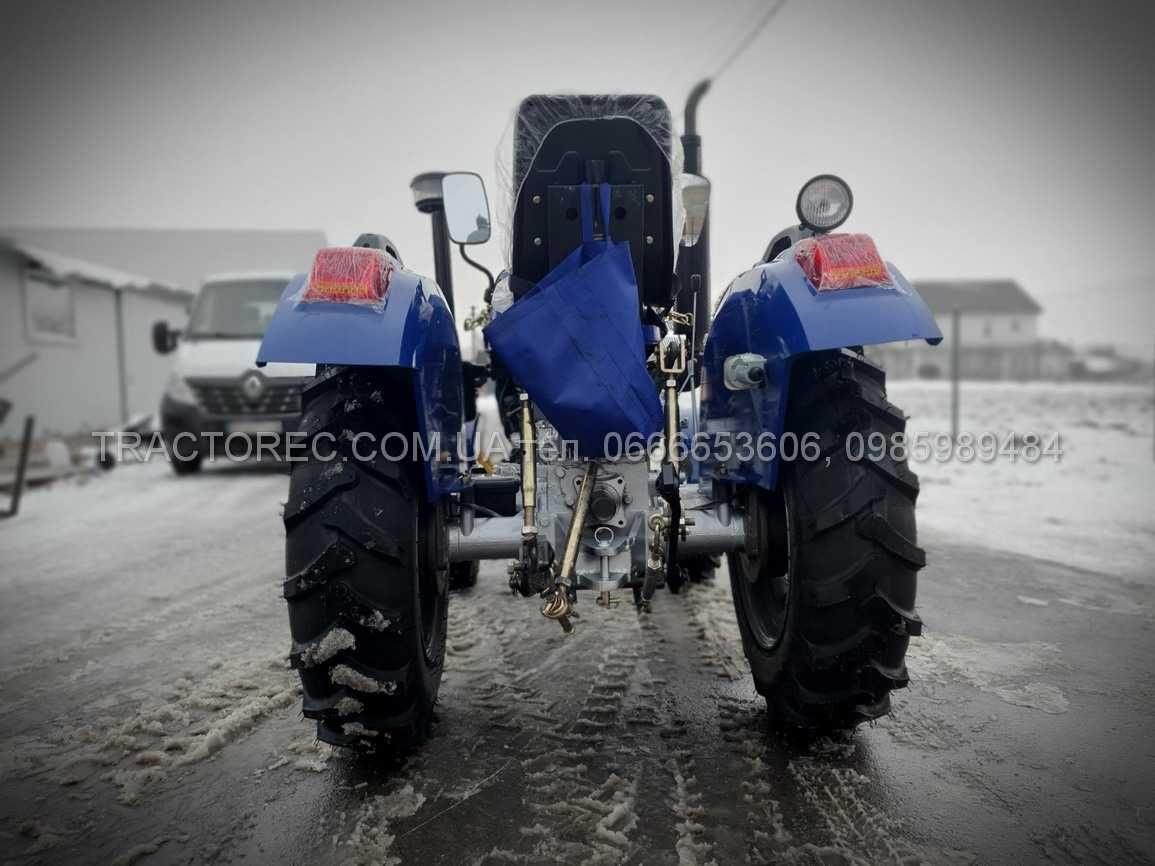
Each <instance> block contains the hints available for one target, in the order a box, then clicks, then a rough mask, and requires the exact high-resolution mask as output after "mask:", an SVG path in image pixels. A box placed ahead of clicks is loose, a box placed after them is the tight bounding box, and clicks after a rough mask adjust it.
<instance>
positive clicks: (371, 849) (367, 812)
mask: <svg viewBox="0 0 1155 866" xmlns="http://www.w3.org/2000/svg"><path fill="white" fill-rule="evenodd" d="M424 803H425V795H424V794H420V793H418V792H417V791H416V790H414V788H413V785H412V783H410V784H407V785H405V787H403V788H401V789H400V790H399V791H396V792H395V793H393V794H388V795H385V794H377V795H375V796H373V797H370V798H369V799H368V800H366V801H365V803H364V804H362V805H361V807H360V808H359V809H358V810H357V813H356V815H355V817H354V819H353V829H352V830H351V831H350V832H349V835H348V836H347V837H346V838H345V839H340V838H338V839H337V844H336V847H337V848H338V849H340V855H341V856H340V857H339V859H340V861H341V862H342V863H349V864H379V866H398V864H400V863H401V859H400V858H398V857H394V856H392V855H391V854H390V853H389V850H390V849H391V848H392V847H393V843H394V842H395V841H396V839H397V837H396V836H395V835H394V834H393V833H392V832H391V831H392V822H394V821H397V820H400V819H402V818H410V817H412V816H413V815H415V814H417V810H418V809H420V808H421V807H422V805H424Z"/></svg>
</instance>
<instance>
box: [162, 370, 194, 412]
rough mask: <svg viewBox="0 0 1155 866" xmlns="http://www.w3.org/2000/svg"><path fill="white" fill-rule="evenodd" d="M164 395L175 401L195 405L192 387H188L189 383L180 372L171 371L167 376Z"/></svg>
mask: <svg viewBox="0 0 1155 866" xmlns="http://www.w3.org/2000/svg"><path fill="white" fill-rule="evenodd" d="M164 395H165V396H166V397H168V398H169V399H170V400H172V401H173V402H175V403H188V404H190V405H193V406H195V405H196V402H197V398H196V394H194V393H193V389H192V388H191V387H189V383H188V382H187V381H185V378H184V376H182V375H180V373H173V374H172V375H171V376H169V377H168V384H167V385H166V386H165V389H164Z"/></svg>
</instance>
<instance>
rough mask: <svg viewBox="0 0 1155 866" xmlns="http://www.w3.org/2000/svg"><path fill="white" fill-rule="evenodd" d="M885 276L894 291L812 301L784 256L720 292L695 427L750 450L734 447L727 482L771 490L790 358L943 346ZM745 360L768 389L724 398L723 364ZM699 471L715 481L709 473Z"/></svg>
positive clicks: (927, 318) (912, 301)
mask: <svg viewBox="0 0 1155 866" xmlns="http://www.w3.org/2000/svg"><path fill="white" fill-rule="evenodd" d="M887 268H888V269H889V271H890V275H891V278H892V282H893V285H892V286H886V287H867V288H855V289H842V290H838V291H831V292H821V293H819V292H817V291H815V290H814V288H813V287H812V286H811V285H810V283H809V281H808V280H807V279H806V276H805V274H804V273H803V271H802V268H801V267H799V266H798V264H797V263H796V262H795V261H794V258H793V256H792V255H787V256H783V257H781V258H779V259H778V260H775V261H773V262H771V263H770V264H766V265H759V266H757V267H755V268H753V269H751V270H749V271H746V272H745V273H744V274H742V275H741V276H739V277H738V278H737V279H735V280H734V282H732V283H731V284H730V286H729V287H728V288H727V289H726V293H725V295H724V296H723V298H722V302H721V304H720V306H719V309H718V312H717V315H716V316H715V317H714V321H713V322H712V323H711V325H710V334H709V337H708V339H707V340H706V346H705V349H704V350H703V356H702V383H703V389H702V390H703V399H702V418H703V420H702V425H703V429H704V431H705V432H706V433H707V434H708V435H710V436H712V437H716V436H718V434H723V435H728V436H729V437H730V438H731V442H732V443H733V444H734V445H735V446H740V445H741V443H742V442H744V441H745V439H746V437H747V436H749V437H750V441H751V445H750V449H743V448H741V447H735V449H734V450H735V452H736V457H735V459H733V460H731V461H730V462H729V463H727V465H726V470H725V478H727V479H728V480H732V481H741V482H746V483H751V484H757V485H759V486H761V487H765V488H767V489H773V487H774V485H775V483H776V482H777V478H778V464H779V462H780V455H779V453H778V452H779V450H780V448H779V446H781V445H782V444H783V443H782V431H783V428H784V426H785V422H786V403H787V399H788V394H787V391H788V388H789V384H790V370H791V362H792V360H793V359H794V358H796V357H797V356H798V355H801V354H804V353H806V352H821V351H828V350H831V349H841V348H846V347H849V346H868V345H875V344H878V343H893V342H898V341H902V340H926V341H927V342H928V343H930V344H932V345H935V344H937V343H939V342H941V340H942V332H941V331H939V329H938V325H936V324H935V321H934V317H933V316H932V315H931V312H930V310H929V309H928V308H927V306H926V304H925V303H924V302H923V300H922V298H920V297H919V295H918V293H917V292H916V291H915V290H914V288H913V287H912V286H911V285H910V283H908V282H907V281H906V278H905V277H903V275H902V274H901V273H899V271H898V269H897V268H895V267H894V266H893V265H891V264H890V263H889V262H888V263H887ZM744 352H753V353H755V354H758V355H763V356H765V357H766V359H767V363H766V382H765V384H764V385H762V386H761V387H758V388H752V389H749V390H740V391H730V390H728V389H727V388H726V386H725V384H724V383H723V365H724V363H725V361H726V359H727V358H729V357H730V356H732V355H738V354H742V353H744ZM762 433H769V434H772V437H773V438H772V442H773V444H774V446H775V447H774V449H773V453H771V449H769V448H766V447H761V448H760V447H759V438H758V437H759V435H760V434H762ZM750 451H752V452H753V453H749V452H750ZM739 458H748V459H739ZM703 469H704V471H706V472H707V473H710V474H713V475H714V476H715V477H719V473H718V472H717V471H716V469H717V467H703Z"/></svg>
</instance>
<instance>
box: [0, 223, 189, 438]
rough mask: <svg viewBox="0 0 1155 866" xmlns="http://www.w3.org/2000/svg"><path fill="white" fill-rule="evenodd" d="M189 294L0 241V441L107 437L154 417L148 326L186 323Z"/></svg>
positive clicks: (156, 371) (160, 384)
mask: <svg viewBox="0 0 1155 866" xmlns="http://www.w3.org/2000/svg"><path fill="white" fill-rule="evenodd" d="M192 297H193V295H192V293H191V292H190V291H187V290H183V289H177V288H175V287H173V286H170V285H166V284H164V283H161V282H158V281H156V280H153V279H150V278H147V277H139V276H135V275H133V274H128V273H124V272H123V271H118V270H115V269H112V268H108V267H104V266H101V265H96V264H93V263H91V262H86V261H81V260H78V259H74V258H69V257H67V256H63V255H60V254H58V253H55V252H49V251H46V250H43V249H38V248H37V247H34V246H31V245H29V244H26V243H23V242H21V241H17V240H14V239H12V238H10V237H3V236H0V399H2V400H4V401H7V402H8V403H10V404H11V407H12V408H11V410H10V411H9V412H8V415H7V418H5V419H4V421H3V424H0V440H3V439H15V438H17V437H18V436H19V435H20V430H21V428H22V425H23V419H24V417H25V416H26V415H33V416H35V418H36V431H37V436H38V437H41V436H45V435H55V436H68V435H72V434H77V433H87V432H91V431H93V430H105V429H109V428H110V427H114V426H116V425H118V424H120V423H123V422H124V421H125V420H127V419H128V418H130V417H131V416H133V415H138V414H144V413H151V412H154V411H155V410H156V405H157V400H158V398H159V395H160V394H161V392H162V391H163V390H164V385H165V380H166V379H167V377H168V366H169V363H168V360H167V359H166V358H162V357H160V356H158V355H157V354H156V353H155V352H154V351H153V347H152V338H151V327H152V323H153V322H154V321H155V320H157V319H167V320H168V321H170V322H173V323H174V325H176V326H177V327H179V326H181V325H183V324H184V321H185V319H186V318H187V314H188V306H189V303H190V302H191V300H192Z"/></svg>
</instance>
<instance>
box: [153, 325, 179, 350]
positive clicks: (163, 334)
mask: <svg viewBox="0 0 1155 866" xmlns="http://www.w3.org/2000/svg"><path fill="white" fill-rule="evenodd" d="M178 339H180V331H176V330H173V329H172V328H170V327H169V326H168V322H165V321H158V322H153V323H152V347H153V348H154V349H155V350H156V351H157V353H158V354H160V355H167V354H168V353H169V352H171V351H172V350H173V349H175V348H176V343H177V340H178Z"/></svg>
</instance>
